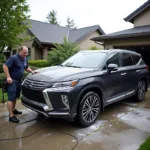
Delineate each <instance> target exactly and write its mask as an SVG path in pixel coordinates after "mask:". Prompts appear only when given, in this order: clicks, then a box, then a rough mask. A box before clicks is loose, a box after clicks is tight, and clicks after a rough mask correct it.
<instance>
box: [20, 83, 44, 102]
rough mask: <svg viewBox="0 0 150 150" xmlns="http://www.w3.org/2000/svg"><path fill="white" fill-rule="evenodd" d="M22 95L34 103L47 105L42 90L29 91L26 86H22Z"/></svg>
mask: <svg viewBox="0 0 150 150" xmlns="http://www.w3.org/2000/svg"><path fill="white" fill-rule="evenodd" d="M22 95H23V96H24V97H26V98H28V99H31V100H33V101H36V102H39V103H44V104H46V103H45V99H44V97H43V93H42V91H40V90H34V89H28V88H26V87H25V86H22Z"/></svg>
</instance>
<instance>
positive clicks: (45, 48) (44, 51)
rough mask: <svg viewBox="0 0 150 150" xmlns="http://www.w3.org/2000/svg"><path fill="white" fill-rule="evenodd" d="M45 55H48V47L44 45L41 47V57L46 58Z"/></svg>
mask: <svg viewBox="0 0 150 150" xmlns="http://www.w3.org/2000/svg"><path fill="white" fill-rule="evenodd" d="M47 55H48V47H44V48H43V59H47Z"/></svg>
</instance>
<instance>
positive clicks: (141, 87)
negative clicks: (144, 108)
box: [135, 80, 146, 102]
mask: <svg viewBox="0 0 150 150" xmlns="http://www.w3.org/2000/svg"><path fill="white" fill-rule="evenodd" d="M145 94H146V82H145V81H144V80H140V81H139V82H138V85H137V92H136V95H135V100H136V101H137V102H142V101H144V98H145Z"/></svg>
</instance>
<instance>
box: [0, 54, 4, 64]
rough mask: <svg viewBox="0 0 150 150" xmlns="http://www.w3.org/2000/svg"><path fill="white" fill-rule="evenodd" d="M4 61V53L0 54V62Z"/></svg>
mask: <svg viewBox="0 0 150 150" xmlns="http://www.w3.org/2000/svg"><path fill="white" fill-rule="evenodd" d="M4 61H5V55H4V54H0V62H4Z"/></svg>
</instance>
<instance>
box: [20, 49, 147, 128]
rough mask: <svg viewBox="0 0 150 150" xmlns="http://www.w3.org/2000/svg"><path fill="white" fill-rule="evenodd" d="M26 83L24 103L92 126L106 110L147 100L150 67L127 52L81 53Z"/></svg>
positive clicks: (29, 106)
mask: <svg viewBox="0 0 150 150" xmlns="http://www.w3.org/2000/svg"><path fill="white" fill-rule="evenodd" d="M37 71H38V72H39V73H38V74H29V75H28V76H27V77H26V79H25V80H24V81H23V83H22V95H23V96H22V98H21V99H22V104H23V105H24V106H26V107H28V108H30V109H32V110H34V111H36V112H38V113H41V114H43V115H45V116H47V117H58V118H74V120H75V121H76V122H77V123H78V124H80V125H82V126H84V127H87V126H90V125H92V124H93V123H94V122H95V121H96V119H97V117H98V116H99V114H100V112H101V111H102V110H104V107H105V106H107V105H109V104H112V103H115V102H117V101H120V100H123V99H125V98H128V97H133V98H134V99H135V100H136V101H138V102H141V101H143V100H144V97H145V93H146V92H147V89H148V78H149V77H148V66H147V65H146V64H145V63H144V61H143V59H142V57H141V55H140V54H138V53H136V52H132V51H127V50H95V51H94V50H91V51H90V50H87V51H86V50H85V51H80V52H78V53H77V54H75V55H74V56H72V57H71V58H69V59H68V60H66V61H65V62H64V63H62V64H60V65H58V66H52V67H46V68H42V69H39V70H37Z"/></svg>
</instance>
